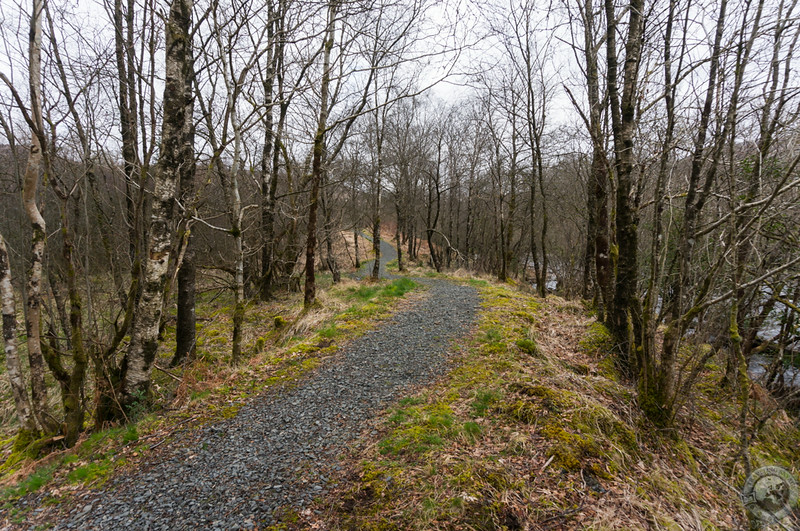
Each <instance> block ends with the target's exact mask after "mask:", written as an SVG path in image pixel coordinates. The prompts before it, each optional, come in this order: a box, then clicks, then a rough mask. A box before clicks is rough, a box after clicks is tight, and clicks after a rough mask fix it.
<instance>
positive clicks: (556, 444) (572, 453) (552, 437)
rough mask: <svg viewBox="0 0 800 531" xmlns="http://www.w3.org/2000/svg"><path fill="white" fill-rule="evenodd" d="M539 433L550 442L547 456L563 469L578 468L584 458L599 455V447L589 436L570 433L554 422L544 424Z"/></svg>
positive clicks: (581, 466) (580, 466)
mask: <svg viewBox="0 0 800 531" xmlns="http://www.w3.org/2000/svg"><path fill="white" fill-rule="evenodd" d="M540 435H541V436H542V437H543V438H544V439H546V440H547V441H550V442H551V443H552V446H551V447H550V448H549V449H548V451H547V456H548V457H552V458H553V464H555V465H556V466H559V467H561V468H563V469H564V470H568V471H570V472H574V471H577V470H580V469H581V468H583V461H584V460H586V459H587V458H592V457H599V447H598V445H597V443H596V442H595V440H594V439H593V438H592V437H590V436H587V435H579V434H575V433H570V432H568V431H566V430H565V429H564V428H562V427H560V426H557V425H555V424H547V425H545V426H544V427H543V428H542V429H541V431H540Z"/></svg>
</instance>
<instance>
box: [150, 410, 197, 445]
mask: <svg viewBox="0 0 800 531" xmlns="http://www.w3.org/2000/svg"><path fill="white" fill-rule="evenodd" d="M197 417H198V415H194V416H192V417H189V418H188V419H183V420H182V421H180V422H179V423H177V424H175V426H173V428H177V427H178V426H180V425H181V424H186V423H187V422H189V421H192V420H194V419H196V418H197ZM175 432H176V430H175V429H173V430H172V431H171V432H169V434H168V435H167V436H166V437H164V438H163V439H161V440H160V441H158V442H157V443H156V444H154V445H153V446H151V447H150V450H155V449H156V448H158V447H159V446H161V445H162V444H164V443H165V442H167V440H168V439H169V438H170V437H172V436H173V435H174V434H175Z"/></svg>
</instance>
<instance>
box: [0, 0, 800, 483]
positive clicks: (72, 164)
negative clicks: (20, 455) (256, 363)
mask: <svg viewBox="0 0 800 531" xmlns="http://www.w3.org/2000/svg"><path fill="white" fill-rule="evenodd" d="M799 9H800V7H798V1H797V0H602V1H599V2H595V1H594V0H557V1H553V2H550V3H549V4H542V3H539V2H534V1H532V0H521V1H511V2H505V1H504V0H500V1H497V2H478V1H476V2H472V1H468V0H464V1H458V0H453V1H444V2H433V1H431V0H405V1H399V2H398V1H395V0H320V1H313V0H266V1H264V2H252V1H247V0H173V1H171V2H170V1H167V0H163V1H162V0H97V1H92V2H78V3H75V2H67V1H62V0H30V1H28V2H26V3H17V2H16V1H15V0H3V2H2V8H0V31H2V42H3V50H2V52H0V57H1V58H0V125H2V128H3V136H2V139H0V144H2V145H0V159H2V164H1V165H0V204H1V205H2V212H3V214H2V217H1V218H0V295H1V296H2V312H3V338H4V353H5V354H4V365H5V367H4V372H5V373H6V375H5V377H6V378H7V379H8V385H7V388H6V391H7V392H6V394H4V395H3V400H4V401H6V402H7V404H8V407H9V409H11V408H13V414H11V415H9V416H8V417H7V418H6V419H5V422H6V423H7V426H6V430H5V431H6V432H8V433H9V434H11V435H13V436H14V448H16V449H17V450H21V449H25V448H31V447H34V448H35V451H36V452H40V451H49V450H52V449H54V448H63V447H70V446H72V445H74V444H75V443H76V442H77V441H78V440H79V439H80V438H81V437H82V436H84V435H85V434H86V433H87V432H92V431H97V430H102V429H105V428H107V427H109V426H115V425H119V424H125V423H127V422H129V421H131V420H133V419H134V418H136V417H137V416H138V415H140V414H141V413H142V412H143V411H147V410H148V409H149V408H151V407H152V404H153V392H154V391H153V378H154V371H156V370H158V371H162V372H163V371H166V372H167V373H169V371H176V372H175V373H179V371H181V370H185V369H186V368H187V367H190V366H191V365H192V364H193V363H195V362H196V360H197V359H198V358H202V357H203V352H202V348H201V347H198V343H197V339H196V337H197V336H196V334H197V331H198V330H201V329H202V327H203V326H204V323H203V321H202V320H199V319H198V315H197V311H196V305H197V303H198V300H199V299H201V298H203V300H208V298H209V297H212V296H213V297H216V296H219V297H221V298H220V301H222V300H224V301H226V302H225V305H226V311H227V312H229V314H230V322H231V335H230V337H229V338H226V349H227V353H226V355H225V356H224V357H220V358H219V359H218V360H217V363H220V364H229V365H231V366H241V364H243V363H246V360H247V357H248V356H249V355H250V351H249V350H248V349H247V348H245V345H244V340H243V332H242V331H243V327H244V325H245V322H246V320H247V319H248V312H249V311H250V308H251V307H252V306H253V304H256V303H258V302H259V301H262V302H270V301H271V302H276V301H277V302H278V303H280V301H283V300H285V297H287V296H289V295H288V294H292V293H301V294H302V300H303V307H304V309H305V311H306V312H309V311H314V310H315V309H317V308H319V307H320V306H321V305H322V304H323V303H321V302H320V297H319V292H318V287H319V286H318V285H319V283H320V278H322V277H323V276H324V277H325V279H326V282H329V283H330V284H334V285H335V284H337V283H339V282H340V281H341V279H342V276H343V275H345V276H346V275H348V274H349V273H350V272H352V271H353V270H355V269H358V268H359V267H361V264H362V262H364V261H366V260H369V259H375V258H377V260H376V261H375V266H374V268H373V270H372V272H371V273H372V277H373V278H374V280H375V281H377V279H378V273H379V272H378V267H379V259H380V245H379V244H380V241H381V240H385V241H389V242H391V243H392V244H393V246H394V247H395V248H396V249H397V253H398V256H397V270H398V272H399V273H402V272H404V271H405V270H406V269H407V268H409V267H415V268H428V269H430V270H433V271H435V272H437V273H442V272H452V271H454V270H457V269H460V270H463V271H469V272H474V273H475V274H483V275H491V276H492V277H494V278H495V279H496V280H498V281H500V282H510V283H515V284H518V285H524V286H527V287H528V289H529V290H531V291H533V292H535V293H536V294H538V297H540V298H542V299H543V300H544V301H546V300H547V299H548V298H549V297H552V296H554V295H557V296H560V297H564V298H566V299H575V300H579V299H582V300H584V301H586V304H587V306H589V307H591V308H592V310H593V311H594V312H595V315H596V317H597V320H598V322H600V323H602V324H603V325H604V326H605V327H606V328H607V330H608V332H609V334H610V337H611V338H612V345H613V347H612V348H611V352H612V357H613V361H614V366H615V368H616V370H617V371H618V373H619V374H620V375H621V377H622V378H623V379H624V380H625V381H627V382H630V383H631V384H632V385H633V386H634V388H635V404H636V407H637V408H639V410H640V411H641V413H642V415H643V416H644V418H646V419H647V422H649V425H650V426H651V427H652V428H654V429H656V430H671V429H673V428H674V426H675V425H676V422H677V419H679V418H680V416H681V415H682V414H683V412H684V411H685V408H686V406H687V403H688V401H689V400H690V397H691V396H692V392H693V389H694V388H695V386H696V385H697V384H698V382H700V381H701V380H702V378H703V377H704V373H705V372H706V369H707V367H708V365H709V363H710V362H712V361H715V362H716V363H718V364H719V365H720V367H722V371H721V377H720V379H719V381H718V384H719V386H720V388H722V389H725V390H726V391H728V392H730V393H731V396H732V397H734V399H735V401H736V404H737V405H738V406H737V407H738V411H737V415H739V420H740V422H741V426H742V431H741V433H740V436H741V437H740V443H741V444H742V448H743V449H742V453H741V458H742V459H743V460H744V461H745V462H747V460H748V457H747V451H746V448H747V444H748V440H749V438H750V437H752V435H750V434H749V432H748V430H747V428H746V426H747V425H748V420H747V419H748V416H749V415H752V410H751V408H750V406H749V404H751V403H752V396H751V395H752V387H751V384H750V381H749V377H748V366H749V363H750V360H751V358H752V357H753V356H754V355H761V354H768V355H769V360H770V363H769V367H768V368H767V373H768V374H767V378H766V380H765V383H764V387H765V389H766V391H767V392H768V393H769V394H771V395H772V397H774V400H776V401H778V403H780V404H781V407H787V408H788V409H789V410H790V411H791V410H792V409H793V410H794V411H795V412H796V411H797V409H798V405H799V404H800V388H798V387H797V385H796V384H795V385H794V386H793V385H792V384H791V383H790V382H787V381H786V377H785V375H786V374H787V372H786V371H785V367H786V366H791V365H792V364H796V365H797V366H800V340H799V339H798V338H799V337H800V331H798V326H799V325H798V312H800V308H799V307H798V306H799V305H800V169H799V168H798V163H800V150H799V149H798V143H799V142H800V130H798V128H797V124H798V114H799V113H800V97H799V96H800V88H799V87H800V83H799V82H800V75H799V74H798V71H797V69H796V68H795V67H796V66H797V65H798V61H799V60H800V59H799V58H798V56H797V55H798V53H797V52H798V50H797V45H798V40H799V39H800V23H799V22H798V21H800V18H798V15H800V11H798V10H799ZM365 236H366V237H365ZM326 285H327V284H326ZM276 319H277V318H276ZM278 324H279V323H278V322H277V321H276V326H278ZM170 334H174V343H170V349H171V350H170V353H169V354H170V359H169V362H168V365H169V366H168V367H166V366H165V367H160V368H156V367H154V365H155V361H156V353H157V351H158V350H159V348H161V349H163V348H165V347H164V344H165V343H164V337H165V335H170ZM175 373H173V374H175ZM750 418H751V420H752V417H750ZM760 420H763V419H760ZM749 467H750V465H749V463H746V464H745V468H746V470H748V471H749Z"/></svg>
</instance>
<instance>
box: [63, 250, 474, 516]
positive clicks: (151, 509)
mask: <svg viewBox="0 0 800 531" xmlns="http://www.w3.org/2000/svg"><path fill="white" fill-rule="evenodd" d="M387 251H388V249H387ZM384 256H385V259H386V260H391V259H392V258H393V257H392V256H391V253H389V252H387V253H386V254H385V255H384ZM421 282H425V283H426V284H427V285H428V286H429V289H428V292H427V296H426V297H425V298H423V299H421V300H419V301H418V302H416V303H415V304H414V305H413V306H412V307H411V308H409V309H408V310H406V311H404V312H402V313H400V314H397V315H395V316H394V317H393V318H392V319H390V320H389V321H388V322H387V323H385V324H384V325H383V326H381V327H380V328H379V329H377V330H373V331H371V332H369V333H367V334H366V335H364V336H362V337H361V338H358V339H356V340H354V341H353V342H351V343H350V344H349V345H348V346H347V347H346V348H343V349H342V350H341V351H340V353H339V355H338V356H336V357H335V358H334V359H333V360H334V361H332V362H331V363H329V364H328V365H326V366H324V367H322V368H320V369H319V370H317V371H315V372H314V373H313V374H312V375H310V376H309V377H307V378H306V379H305V380H303V381H301V383H300V384H299V385H298V386H297V387H295V388H293V389H291V390H287V391H284V392H282V394H280V395H278V394H277V393H276V394H275V395H273V396H263V397H257V398H255V399H253V400H252V401H251V402H250V403H249V404H247V405H246V406H244V407H243V408H242V409H241V410H240V411H239V414H238V415H237V416H236V417H234V418H231V419H229V420H226V421H223V422H220V423H218V424H215V425H212V426H207V427H205V428H203V429H201V430H199V432H197V433H195V434H194V435H193V436H192V437H190V438H189V437H187V438H186V439H185V440H182V441H176V442H175V443H174V444H173V447H172V449H171V450H169V451H168V452H167V454H166V455H164V456H161V457H159V458H157V460H156V461H154V462H151V463H149V464H146V465H144V466H143V467H142V468H141V469H140V470H138V471H137V472H134V473H131V474H130V475H128V476H123V477H120V478H118V479H115V480H112V481H111V482H110V483H109V484H108V485H107V486H106V488H105V490H103V491H100V492H98V493H96V494H93V495H92V496H91V497H90V498H88V499H85V500H83V501H82V504H81V505H78V506H77V507H75V508H74V509H73V510H72V511H71V512H70V513H69V514H68V515H63V516H62V517H61V518H60V519H59V520H58V521H55V522H52V523H53V524H55V527H56V529H164V530H168V529H169V530H171V529H196V528H204V529H239V528H253V527H255V526H264V525H270V524H272V523H275V517H274V513H275V510H276V509H278V508H280V507H286V506H290V507H294V508H295V509H298V510H299V509H301V508H303V507H304V506H306V505H307V504H308V503H309V502H310V501H311V500H312V499H314V498H315V497H317V496H320V495H324V494H325V493H326V492H327V491H328V489H329V488H330V486H331V482H332V481H333V480H334V479H335V478H336V475H337V472H336V471H337V469H338V468H339V466H338V465H337V462H338V459H337V458H338V457H339V456H340V455H341V454H342V452H343V450H344V449H345V448H346V447H347V445H349V444H354V443H357V441H358V436H359V434H360V433H361V432H362V431H363V430H364V429H365V427H366V424H367V422H368V421H369V420H370V419H373V418H374V417H375V415H376V414H377V412H378V411H379V410H381V409H382V408H385V407H386V406H387V405H389V403H390V402H392V401H394V400H397V399H399V398H401V397H402V396H404V393H407V390H408V389H409V387H411V386H413V385H417V384H425V383H428V382H431V381H432V380H433V379H434V378H435V377H436V376H437V375H440V374H441V373H442V372H443V371H444V370H445V369H446V365H447V364H446V360H447V351H448V345H449V343H450V341H451V340H452V339H454V338H456V337H460V336H463V335H464V334H465V332H466V330H467V329H468V328H469V327H470V325H471V323H472V321H473V319H474V317H475V312H476V308H477V307H478V303H479V299H478V296H477V294H476V292H475V290H474V289H472V288H470V287H467V286H459V285H455V284H452V283H449V282H446V281H442V280H421ZM332 478H334V479H332Z"/></svg>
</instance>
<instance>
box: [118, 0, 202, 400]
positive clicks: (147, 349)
mask: <svg viewBox="0 0 800 531" xmlns="http://www.w3.org/2000/svg"><path fill="white" fill-rule="evenodd" d="M191 16H192V0H173V2H172V5H171V6H170V12H169V19H168V20H167V23H166V28H165V29H166V31H165V32H166V58H165V66H166V77H165V87H164V120H163V124H162V135H161V147H160V149H159V153H160V155H159V161H158V162H159V163H158V167H157V169H156V185H155V191H154V194H153V198H154V201H153V206H152V214H151V220H150V235H149V239H148V240H149V241H148V247H147V248H148V253H147V256H146V260H145V263H144V274H143V279H142V280H143V285H142V295H141V298H140V300H139V302H138V305H137V308H136V317H135V320H134V325H133V329H132V333H131V341H130V344H129V346H128V352H127V356H126V364H125V370H124V375H123V378H122V405H123V406H124V407H125V409H126V410H127V411H126V414H129V413H130V412H131V409H132V408H133V406H135V405H136V404H137V403H140V402H142V401H144V400H146V399H147V398H148V395H149V392H150V371H151V368H152V364H153V361H154V359H155V355H156V349H157V347H158V327H159V323H160V320H161V312H162V308H163V297H164V286H165V284H166V281H167V269H168V262H169V255H170V249H171V236H172V234H171V233H172V231H171V225H172V217H173V209H174V205H175V185H176V183H177V180H178V178H179V176H180V167H181V165H182V164H184V163H185V162H187V161H185V160H183V157H184V155H185V153H186V151H185V149H184V143H185V141H186V139H185V133H186V123H185V121H186V120H187V119H189V117H187V116H186V109H187V105H186V101H185V98H184V91H185V87H186V72H187V62H189V60H190V59H189V48H190V47H191V41H190V26H191Z"/></svg>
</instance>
